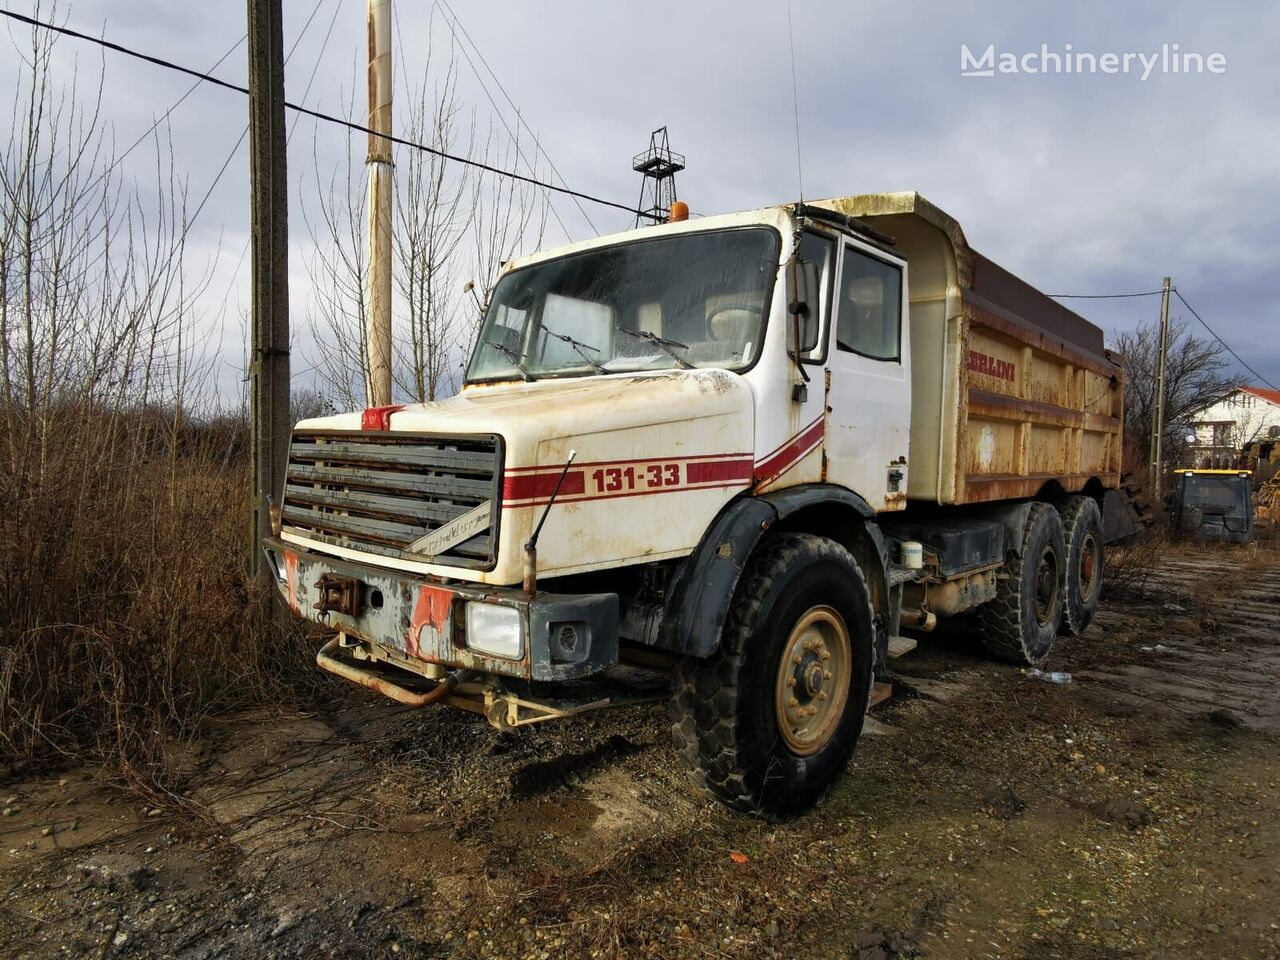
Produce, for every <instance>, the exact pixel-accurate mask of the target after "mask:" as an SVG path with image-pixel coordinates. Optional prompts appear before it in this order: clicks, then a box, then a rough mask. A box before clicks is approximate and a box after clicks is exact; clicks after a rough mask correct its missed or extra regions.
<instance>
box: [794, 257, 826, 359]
mask: <svg viewBox="0 0 1280 960" xmlns="http://www.w3.org/2000/svg"><path fill="white" fill-rule="evenodd" d="M818 296H819V294H818V268H817V267H816V266H815V265H814V264H813V263H811V262H809V261H808V260H801V259H800V258H799V257H792V258H791V260H790V262H789V263H788V264H787V349H788V350H792V351H794V352H795V354H796V356H800V355H801V354H805V353H808V352H809V351H810V350H812V349H813V348H814V347H816V346H817V345H818Z"/></svg>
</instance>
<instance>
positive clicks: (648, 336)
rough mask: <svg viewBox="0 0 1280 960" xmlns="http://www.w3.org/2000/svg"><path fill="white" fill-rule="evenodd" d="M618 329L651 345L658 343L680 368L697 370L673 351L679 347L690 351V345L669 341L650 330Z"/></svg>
mask: <svg viewBox="0 0 1280 960" xmlns="http://www.w3.org/2000/svg"><path fill="white" fill-rule="evenodd" d="M618 329H619V330H620V331H621V332H622V333H625V334H629V335H630V336H633V337H639V338H640V339H641V340H648V341H649V342H650V343H656V344H657V345H658V347H659V348H660V349H661V350H662V352H663V353H665V354H666V355H667V356H669V357H670V358H671V359H672V360H674V361H675V362H676V363H678V364H680V366H682V367H684V368H685V369H686V370H693V369H695V368H694V366H693V364H692V363H690V362H689V361H688V360H686V359H685V358H684V357H682V356H680V354H678V353H676V352H675V351H674V350H672V349H671V348H672V347H679V348H680V349H681V350H688V349H689V345H688V344H687V343H681V342H680V341H679V340H668V339H666V338H665V337H660V336H658V335H657V334H656V333H651V332H649V331H648V330H628V329H627V328H626V327H618Z"/></svg>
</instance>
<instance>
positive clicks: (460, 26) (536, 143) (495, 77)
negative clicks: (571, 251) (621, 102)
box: [440, 0, 600, 234]
mask: <svg viewBox="0 0 1280 960" xmlns="http://www.w3.org/2000/svg"><path fill="white" fill-rule="evenodd" d="M440 3H441V4H442V5H443V6H444V8H445V10H447V11H448V12H449V16H451V17H452V18H453V23H452V24H451V25H450V27H449V30H450V32H453V27H454V26H456V27H457V28H458V30H460V31H462V35H463V36H464V37H466V40H467V43H469V44H470V45H471V49H473V50H474V51H475V52H476V56H477V57H479V58H480V62H481V63H482V64H484V68H485V70H486V72H488V74H489V76H490V77H492V78H493V82H494V84H496V85H497V87H498V92H500V93H501V94H502V96H503V98H504V99H505V100H506V101H507V103H508V104H509V105H510V106H511V109H512V110H513V111H515V115H516V124H517V126H521V127H524V128H525V129H526V130H528V131H529V136H531V137H533V145H534V148H535V150H536V152H537V153H541V154H542V156H543V157H544V158H545V159H546V161H547V166H549V167H550V168H551V172H552V173H554V174H555V175H556V177H557V178H559V180H560V182H561V183H563V184H566V185H567V181H566V180H565V178H564V175H563V174H561V173H560V170H559V168H558V167H557V166H556V165H555V161H553V160H552V159H551V155H550V154H549V153H547V151H546V148H545V147H543V146H542V143H541V142H540V141H539V140H538V135H537V134H536V133H535V132H534V130H533V128H532V127H530V126H529V124H528V123H527V122H526V121H525V119H524V116H523V115H522V114H521V112H520V108H519V107H517V106H516V103H515V101H514V100H512V99H511V94H509V93H507V88H506V87H504V86H503V85H502V81H501V80H499V79H498V75H497V74H496V73H494V72H493V67H491V66H489V61H488V60H486V59H485V56H484V54H483V53H481V52H480V47H479V46H477V45H476V42H475V40H473V39H472V38H471V34H470V33H468V32H467V28H466V27H465V26H463V23H462V20H461V19H460V18H459V17H458V15H457V14H456V13H454V10H453V7H451V6H449V3H448V0H440ZM445 22H446V23H447V22H448V17H446V18H445ZM454 38H455V39H456V38H457V34H456V33H455V34H454ZM463 52H464V53H465V52H466V51H465V50H464V51H463ZM467 62H468V63H470V62H471V61H470V58H468V59H467ZM474 69H475V67H474V65H473V66H472V70H474ZM476 78H477V79H479V80H480V86H481V87H482V88H484V79H483V78H481V77H480V75H479V74H476ZM485 93H486V94H487V93H488V90H487V89H486V90H485ZM495 109H496V108H495ZM498 119H502V116H501V114H499V117H498ZM503 126H506V124H505V123H504V124H503ZM508 132H510V131H508ZM573 202H574V205H575V206H576V207H577V208H578V212H579V213H580V214H582V218H583V219H584V220H586V221H587V225H588V226H589V227H591V229H592V230H594V231H595V232H596V233H597V234H599V233H600V230H599V229H598V228H597V227H596V225H595V224H594V223H592V222H591V217H590V216H589V215H588V214H587V211H586V210H584V209H583V208H582V204H581V203H579V202H578V199H577V198H576V197H575V198H574V201H573Z"/></svg>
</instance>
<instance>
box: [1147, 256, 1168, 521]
mask: <svg viewBox="0 0 1280 960" xmlns="http://www.w3.org/2000/svg"><path fill="white" fill-rule="evenodd" d="M1172 289H1173V281H1172V280H1170V279H1169V278H1168V277H1165V278H1164V286H1163V288H1162V289H1161V291H1160V348H1159V349H1160V353H1159V356H1158V357H1157V359H1156V402H1155V411H1154V414H1153V416H1152V420H1151V501H1152V503H1153V504H1157V505H1158V504H1159V503H1160V486H1161V482H1162V481H1163V480H1164V469H1163V462H1164V395H1165V382H1164V368H1165V358H1166V357H1167V356H1168V353H1169V291H1170V290H1172Z"/></svg>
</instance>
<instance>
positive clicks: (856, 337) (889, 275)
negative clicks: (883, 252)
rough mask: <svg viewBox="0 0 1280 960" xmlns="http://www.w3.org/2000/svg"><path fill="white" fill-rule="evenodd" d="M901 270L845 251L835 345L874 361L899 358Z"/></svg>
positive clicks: (847, 248) (847, 249)
mask: <svg viewBox="0 0 1280 960" xmlns="http://www.w3.org/2000/svg"><path fill="white" fill-rule="evenodd" d="M901 322H902V271H900V270H899V269H898V268H897V267H895V266H893V265H892V264H888V263H885V262H884V261H882V260H877V259H875V258H874V257H869V256H867V255H866V254H864V253H862V252H861V251H858V250H855V249H853V248H852V247H845V248H844V264H843V265H842V267H841V270H840V291H839V294H838V296H837V303H836V346H837V347H838V348H839V349H841V350H847V351H849V352H851V353H860V354H862V355H863V356H864V357H871V358H872V359H875V360H898V359H900V357H901Z"/></svg>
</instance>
